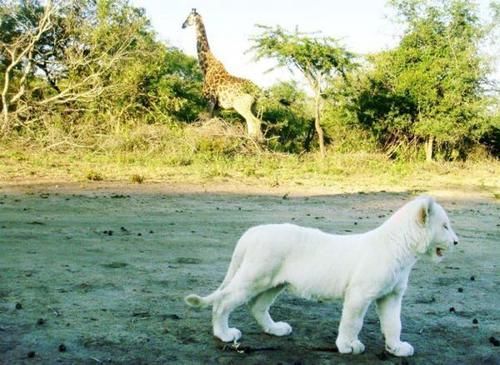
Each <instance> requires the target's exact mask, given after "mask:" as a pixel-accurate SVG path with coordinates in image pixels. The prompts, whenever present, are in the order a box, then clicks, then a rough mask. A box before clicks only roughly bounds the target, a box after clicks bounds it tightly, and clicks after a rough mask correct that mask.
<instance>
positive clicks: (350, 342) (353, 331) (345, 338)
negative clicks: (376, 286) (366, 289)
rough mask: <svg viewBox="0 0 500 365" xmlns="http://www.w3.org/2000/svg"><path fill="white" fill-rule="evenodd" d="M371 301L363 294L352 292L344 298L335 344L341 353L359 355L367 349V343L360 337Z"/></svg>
mask: <svg viewBox="0 0 500 365" xmlns="http://www.w3.org/2000/svg"><path fill="white" fill-rule="evenodd" d="M369 304H370V301H369V300H367V299H364V298H363V297H362V295H359V294H357V293H356V294H350V295H348V296H346V298H345V299H344V307H343V308H342V317H341V319H340V325H339V334H338V336H337V340H336V341H335V344H336V345H337V348H338V349H339V352H340V353H341V354H353V355H357V354H360V353H362V352H363V351H365V345H363V343H362V342H361V341H360V340H359V339H358V334H359V332H360V331H361V327H363V319H364V317H365V314H366V310H367V309H368V305H369Z"/></svg>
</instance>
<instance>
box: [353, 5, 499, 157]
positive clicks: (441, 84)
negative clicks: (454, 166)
mask: <svg viewBox="0 0 500 365" xmlns="http://www.w3.org/2000/svg"><path fill="white" fill-rule="evenodd" d="M391 3H392V4H393V5H394V6H395V7H396V9H397V10H398V11H399V13H400V15H401V16H402V19H403V22H404V24H405V25H406V27H407V28H406V31H405V35H404V36H403V38H402V40H401V43H400V45H399V46H398V47H397V48H395V49H393V50H391V51H387V52H383V53H380V54H378V55H375V56H373V57H372V58H371V61H372V64H373V66H374V67H373V69H372V70H370V71H367V72H366V74H362V75H360V76H359V78H358V80H357V85H355V88H357V89H356V90H355V94H356V99H355V101H354V105H353V107H354V109H356V111H357V114H358V119H359V122H360V123H361V124H362V125H364V126H366V127H368V128H370V129H371V130H373V131H374V133H375V135H376V136H377V138H378V140H379V141H380V142H381V143H382V144H383V145H385V146H389V145H390V146H394V145H395V144H398V143H402V142H405V143H408V142H417V143H420V142H423V141H427V142H428V143H429V141H431V142H430V145H428V147H430V148H432V141H435V142H436V144H437V146H438V152H439V153H440V154H441V156H442V157H444V158H457V157H464V156H465V155H466V153H467V150H468V149H469V147H470V146H472V144H473V143H475V142H477V141H478V140H479V139H480V137H481V136H482V135H483V134H484V133H485V132H486V131H487V130H489V128H490V127H491V119H490V118H488V117H487V115H486V108H485V107H486V105H485V98H484V94H483V90H482V85H483V84H484V81H485V76H486V73H487V67H486V65H485V63H484V62H483V59H482V58H481V56H480V54H479V44H480V40H481V39H482V38H483V37H484V35H485V26H484V25H483V24H481V23H480V22H479V19H478V17H477V10H476V9H475V6H474V5H473V3H472V2H470V1H467V0H453V1H449V2H438V3H434V2H427V1H413V0H394V1H391ZM427 153H428V156H427V157H428V158H429V157H430V156H429V154H431V155H432V150H430V151H427Z"/></svg>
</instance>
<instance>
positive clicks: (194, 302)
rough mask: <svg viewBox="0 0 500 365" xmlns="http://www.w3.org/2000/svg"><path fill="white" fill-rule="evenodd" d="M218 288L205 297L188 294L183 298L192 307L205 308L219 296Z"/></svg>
mask: <svg viewBox="0 0 500 365" xmlns="http://www.w3.org/2000/svg"><path fill="white" fill-rule="evenodd" d="M219 293H220V292H219V290H216V291H214V292H213V293H212V294H210V295H207V296H206V297H200V296H199V295H196V294H189V295H188V296H187V297H185V298H184V301H185V302H186V304H187V305H189V306H190V307H193V308H205V307H208V306H209V305H210V304H212V303H213V302H214V301H215V300H216V299H217V298H218V297H219Z"/></svg>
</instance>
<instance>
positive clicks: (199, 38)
mask: <svg viewBox="0 0 500 365" xmlns="http://www.w3.org/2000/svg"><path fill="white" fill-rule="evenodd" d="M196 48H197V50H198V61H199V62H200V67H201V70H202V71H203V74H206V72H207V69H208V56H209V54H210V46H209V45H208V39H207V32H206V31H205V26H204V25H203V22H202V21H201V18H199V19H197V21H196Z"/></svg>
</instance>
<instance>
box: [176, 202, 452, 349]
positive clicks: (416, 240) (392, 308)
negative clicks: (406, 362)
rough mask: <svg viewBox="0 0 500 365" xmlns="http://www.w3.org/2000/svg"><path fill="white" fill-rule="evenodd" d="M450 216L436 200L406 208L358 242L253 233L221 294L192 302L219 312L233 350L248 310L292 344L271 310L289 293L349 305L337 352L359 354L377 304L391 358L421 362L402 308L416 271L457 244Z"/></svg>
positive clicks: (282, 228)
mask: <svg viewBox="0 0 500 365" xmlns="http://www.w3.org/2000/svg"><path fill="white" fill-rule="evenodd" d="M457 242H458V239H457V236H456V235H455V233H454V232H453V230H452V229H451V226H450V222H449V220H448V217H447V215H446V212H445V211H444V209H443V208H442V207H441V206H440V205H439V204H437V203H436V202H435V201H434V200H433V199H432V198H430V197H419V198H416V199H414V200H413V201H411V202H409V203H407V204H406V205H404V206H403V207H402V208H401V209H400V210H398V211H397V212H396V213H395V214H394V215H393V216H392V217H390V218H389V219H388V220H387V221H386V222H385V223H384V224H382V225H381V226H380V227H378V228H376V229H374V230H372V231H369V232H366V233H363V234H353V235H335V234H329V233H325V232H322V231H320V230H318V229H313V228H305V227H299V226H296V225H292V224H270V225H261V226H257V227H253V228H250V229H249V230H248V231H247V232H246V233H244V234H243V236H242V237H241V238H240V240H239V241H238V244H237V245H236V248H235V250H234V253H233V257H232V260H231V263H230V265H229V269H228V272H227V274H226V277H225V279H224V281H223V283H222V284H221V286H220V287H219V288H218V289H217V290H215V291H214V292H213V293H212V294H210V295H208V296H206V297H200V296H198V295H195V294H191V295H189V296H187V297H186V298H185V300H186V303H187V304H188V305H190V306H193V307H205V306H208V305H213V317H212V324H213V333H214V335H215V336H216V337H218V338H219V339H221V340H222V341H225V342H230V341H235V340H238V339H239V338H240V337H241V332H240V331H239V330H238V329H236V328H229V326H228V319H229V315H230V313H231V312H232V311H233V310H234V309H235V308H236V307H238V306H240V305H242V304H244V303H248V304H249V306H250V310H251V312H252V314H253V316H254V317H255V319H256V320H257V322H258V323H259V325H260V326H261V327H262V328H263V330H264V332H266V333H269V334H272V335H276V336H284V335H288V334H290V333H291V332H292V328H291V327H290V325H289V324H287V323H285V322H274V321H273V319H272V318H271V316H270V315H269V307H270V306H271V305H272V303H273V302H274V300H275V298H276V297H277V296H278V294H279V293H280V292H281V291H282V290H283V289H285V288H287V289H289V290H291V291H292V292H294V293H296V294H297V295H300V296H302V297H305V298H311V297H313V298H324V299H333V298H343V300H344V304H343V310H342V317H341V320H340V326H339V331H338V337H337V340H336V345H337V347H338V349H339V351H340V352H341V353H353V354H359V353H361V352H363V351H364V348H365V347H364V345H363V344H362V343H361V342H360V341H359V339H358V334H359V332H360V330H361V327H362V325H363V318H364V316H365V313H366V310H367V308H368V306H369V305H370V303H371V302H372V301H375V302H376V305H377V313H378V315H379V318H380V325H381V329H382V333H383V334H384V337H385V344H386V345H385V346H386V350H387V351H389V352H390V353H392V354H394V355H396V356H411V355H413V347H412V346H411V345H410V344H409V343H407V342H402V341H401V340H400V333H401V320H400V313H401V300H402V297H403V294H404V292H405V290H406V286H407V283H408V276H409V274H410V270H411V268H412V267H413V265H414V264H415V262H416V261H417V259H418V258H419V257H421V256H424V255H427V256H431V257H432V258H433V259H434V260H435V261H440V260H441V258H442V254H443V252H444V251H445V250H448V249H449V248H451V247H452V244H457Z"/></svg>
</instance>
